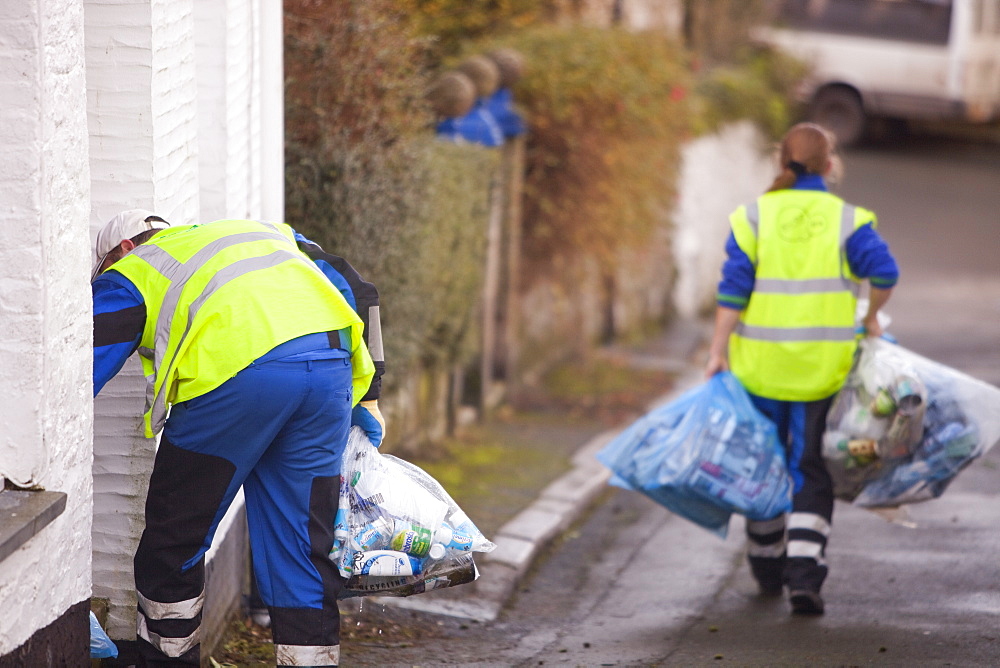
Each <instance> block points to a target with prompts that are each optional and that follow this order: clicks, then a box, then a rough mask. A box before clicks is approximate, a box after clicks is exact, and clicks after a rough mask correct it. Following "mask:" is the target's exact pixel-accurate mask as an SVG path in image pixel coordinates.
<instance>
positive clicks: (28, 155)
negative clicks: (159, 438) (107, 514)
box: [0, 0, 92, 656]
mask: <svg viewBox="0 0 1000 668" xmlns="http://www.w3.org/2000/svg"><path fill="white" fill-rule="evenodd" d="M0 37H2V38H0V99H2V100H3V108H2V117H3V122H2V123H0V202H2V203H3V206H2V207H0V325H2V327H3V330H4V338H3V344H0V383H2V385H3V389H4V401H3V402H0V475H6V477H8V478H10V479H11V480H14V481H16V482H19V483H22V484H27V483H31V484H35V485H38V486H40V487H42V488H44V489H47V490H53V491H60V492H65V493H66V494H67V503H66V510H65V512H63V514H62V515H60V516H59V517H58V518H56V519H55V520H54V521H53V522H52V523H51V524H49V525H48V526H47V527H45V528H44V529H42V530H41V532H39V533H38V534H36V535H35V536H34V537H32V538H31V539H30V540H28V541H27V542H26V543H25V544H24V545H23V546H22V547H21V548H20V549H18V550H17V551H16V552H14V553H13V554H12V555H10V556H9V557H8V558H7V559H5V560H3V561H0V609H2V610H4V613H2V614H0V656H3V655H5V654H8V653H10V652H11V651H12V650H15V649H17V648H18V647H19V646H20V645H22V644H23V643H24V642H25V641H26V640H27V639H28V638H30V637H31V635H32V634H33V633H34V632H35V631H36V630H37V629H39V628H42V627H44V626H46V625H48V624H50V623H51V622H53V621H54V620H55V619H57V618H58V617H60V616H61V615H63V614H64V613H66V611H67V610H68V609H69V608H70V607H71V606H72V605H74V604H77V603H80V602H81V601H84V600H86V599H87V598H88V597H89V596H90V585H91V575H90V526H91V501H92V497H91V480H90V475H89V472H90V465H91V456H90V443H91V418H90V414H91V413H90V407H91V399H90V346H91V321H90V313H89V308H88V307H89V304H88V302H89V301H90V300H89V293H88V289H87V277H88V273H89V261H88V256H87V246H88V240H87V226H86V220H87V215H88V210H87V202H88V199H89V172H88V164H87V127H86V117H85V115H84V109H85V102H86V100H85V96H84V76H85V69H84V62H83V58H84V53H83V14H82V9H81V6H80V4H79V2H78V1H77V0H20V1H19V2H3V3H0ZM2 493H3V492H0V494H2Z"/></svg>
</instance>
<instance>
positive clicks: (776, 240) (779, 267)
mask: <svg viewBox="0 0 1000 668" xmlns="http://www.w3.org/2000/svg"><path fill="white" fill-rule="evenodd" d="M762 216H766V217H767V218H766V219H762ZM869 216H870V217H869ZM731 220H732V227H733V235H734V237H735V239H736V242H737V244H738V245H739V246H740V248H741V249H742V250H743V251H744V252H745V253H746V255H747V257H748V258H749V259H750V261H751V263H752V264H753V265H754V270H755V274H756V276H755V281H754V287H753V292H752V294H751V297H750V300H749V303H748V304H747V308H746V309H745V310H744V311H743V313H742V314H741V318H740V322H739V323H738V324H737V326H736V328H735V330H734V332H733V336H732V338H731V341H730V365H731V368H732V369H733V373H734V374H735V375H736V376H737V377H738V378H739V379H740V380H741V381H742V382H743V384H744V386H746V387H747V389H748V390H749V391H751V392H753V393H754V394H760V395H761V396H766V397H769V398H773V399H780V400H785V401H811V400H816V399H821V398H823V397H825V396H829V395H830V394H832V393H833V392H835V391H836V390H837V389H838V388H839V386H840V384H842V382H843V377H844V376H846V373H847V370H848V369H849V367H850V360H851V357H852V355H853V349H854V345H855V326H854V325H855V323H854V318H855V309H856V301H857V296H858V294H859V290H860V283H859V281H858V280H856V278H855V277H854V276H853V275H852V274H851V271H850V267H849V265H848V263H847V258H846V252H845V250H844V246H845V243H846V240H847V239H848V238H849V237H850V236H851V234H853V233H854V231H855V230H856V229H857V227H858V225H859V224H864V223H865V222H868V220H872V221H873V222H874V214H871V212H868V211H866V210H864V209H860V208H857V207H854V206H852V205H850V204H847V203H846V202H844V201H843V200H841V199H840V198H838V197H836V196H834V195H830V194H829V193H825V192H821V191H792V190H786V191H777V192H773V193H768V194H766V195H764V196H762V197H761V198H759V199H758V200H755V201H754V202H752V203H750V204H748V205H746V206H745V207H743V208H741V209H737V211H736V212H734V214H733V216H732V217H731Z"/></svg>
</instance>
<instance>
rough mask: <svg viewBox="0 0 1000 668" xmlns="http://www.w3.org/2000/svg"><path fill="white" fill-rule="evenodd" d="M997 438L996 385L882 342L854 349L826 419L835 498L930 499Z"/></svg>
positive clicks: (872, 502)
mask: <svg viewBox="0 0 1000 668" xmlns="http://www.w3.org/2000/svg"><path fill="white" fill-rule="evenodd" d="M998 440H1000V388H996V387H994V386H992V385H990V384H988V383H984V382H982V381H980V380H978V379H976V378H973V377H971V376H968V375H966V374H964V373H962V372H960V371H957V370H955V369H952V368H950V367H947V366H945V365H943V364H939V363H937V362H934V361H932V360H929V359H927V358H925V357H921V356H920V355H918V354H916V353H914V352H912V351H910V350H907V349H906V348H904V347H902V346H900V345H898V344H896V343H893V342H890V341H888V340H886V339H883V338H879V339H872V338H867V339H864V340H863V341H861V343H859V345H858V352H857V355H856V357H855V360H854V366H853V368H852V369H851V372H850V374H849V375H848V377H847V381H846V382H845V383H844V387H843V388H842V389H841V390H840V392H839V393H838V394H837V396H836V398H835V399H834V402H833V405H832V406H831V407H830V412H829V414H828V416H827V425H826V433H825V434H824V436H823V458H824V459H825V461H826V465H827V469H828V470H829V471H830V475H831V477H832V478H833V482H834V493H835V494H836V496H837V497H838V498H841V499H844V500H846V501H853V502H854V504H855V505H857V506H862V507H865V508H892V507H895V506H899V505H902V504H907V503H916V502H919V501H926V500H928V499H933V498H936V497H938V496H941V494H942V493H943V492H944V490H945V488H946V487H947V486H948V485H949V484H950V483H951V481H952V480H953V479H954V478H955V476H956V475H958V473H959V471H961V470H962V469H964V468H965V467H966V466H968V465H969V464H970V463H971V462H972V461H973V460H975V459H977V458H978V457H980V456H982V455H983V454H984V453H985V452H986V451H988V450H989V449H990V448H991V447H993V445H995V444H996V443H997V441H998Z"/></svg>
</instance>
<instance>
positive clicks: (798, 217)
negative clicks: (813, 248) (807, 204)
mask: <svg viewBox="0 0 1000 668" xmlns="http://www.w3.org/2000/svg"><path fill="white" fill-rule="evenodd" d="M824 227H826V218H825V217H824V216H821V215H819V214H816V213H810V212H808V211H805V210H803V209H784V210H782V211H781V212H780V213H779V214H778V236H779V237H781V238H782V240H784V241H787V242H789V243H801V242H804V241H809V240H810V239H812V238H813V237H815V236H817V235H819V234H820V233H821V232H822V231H823V228H824Z"/></svg>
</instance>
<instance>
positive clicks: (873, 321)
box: [861, 313, 884, 339]
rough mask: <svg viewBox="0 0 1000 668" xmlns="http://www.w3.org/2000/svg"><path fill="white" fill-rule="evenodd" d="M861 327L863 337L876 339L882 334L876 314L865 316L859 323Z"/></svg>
mask: <svg viewBox="0 0 1000 668" xmlns="http://www.w3.org/2000/svg"><path fill="white" fill-rule="evenodd" d="M861 326H862V327H864V328H865V336H869V337H872V338H876V339H877V338H878V337H880V336H882V334H883V333H884V332H883V330H882V324H881V323H879V321H878V313H875V314H874V315H866V316H865V319H864V320H862V321H861Z"/></svg>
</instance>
